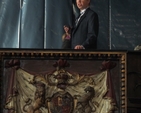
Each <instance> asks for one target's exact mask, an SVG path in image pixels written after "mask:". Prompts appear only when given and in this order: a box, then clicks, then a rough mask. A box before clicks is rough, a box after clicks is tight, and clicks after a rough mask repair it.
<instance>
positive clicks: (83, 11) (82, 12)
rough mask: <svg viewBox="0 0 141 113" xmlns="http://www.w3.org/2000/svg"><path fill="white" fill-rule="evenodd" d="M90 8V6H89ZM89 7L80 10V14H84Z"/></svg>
mask: <svg viewBox="0 0 141 113" xmlns="http://www.w3.org/2000/svg"><path fill="white" fill-rule="evenodd" d="M87 8H88V7H87ZM87 8H85V9H83V10H81V11H80V14H81V15H83V14H84V13H85V11H86V10H87Z"/></svg>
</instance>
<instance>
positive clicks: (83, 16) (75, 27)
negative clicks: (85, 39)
mask: <svg viewBox="0 0 141 113" xmlns="http://www.w3.org/2000/svg"><path fill="white" fill-rule="evenodd" d="M88 10H89V8H88V9H87V10H86V12H85V13H84V15H82V17H81V18H80V20H79V22H78V23H77V25H76V26H74V29H73V32H72V34H74V33H75V31H76V29H77V28H78V26H79V24H80V23H81V22H82V20H83V19H84V18H85V17H86V15H87V13H88Z"/></svg>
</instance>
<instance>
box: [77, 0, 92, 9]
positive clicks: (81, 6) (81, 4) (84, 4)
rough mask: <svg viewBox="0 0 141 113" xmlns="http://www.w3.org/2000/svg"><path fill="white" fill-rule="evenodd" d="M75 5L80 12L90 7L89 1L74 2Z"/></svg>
mask: <svg viewBox="0 0 141 113" xmlns="http://www.w3.org/2000/svg"><path fill="white" fill-rule="evenodd" d="M76 4H77V7H78V8H79V9H80V10H83V9H85V8H87V7H88V6H89V5H90V0H76Z"/></svg>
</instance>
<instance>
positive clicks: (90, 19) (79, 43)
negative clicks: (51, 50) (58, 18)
mask: <svg viewBox="0 0 141 113" xmlns="http://www.w3.org/2000/svg"><path fill="white" fill-rule="evenodd" d="M76 5H77V7H78V8H79V10H80V14H81V15H80V16H79V18H78V19H77V20H76V22H75V25H74V26H73V28H72V32H71V39H70V41H71V48H72V49H96V48H97V37H98V30H99V21H98V15H97V13H96V12H94V11H92V10H91V9H90V8H89V6H90V0H76Z"/></svg>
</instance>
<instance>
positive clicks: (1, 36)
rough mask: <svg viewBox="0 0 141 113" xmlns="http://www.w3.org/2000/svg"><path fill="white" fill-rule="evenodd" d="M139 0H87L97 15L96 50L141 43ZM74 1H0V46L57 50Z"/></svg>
mask: <svg viewBox="0 0 141 113" xmlns="http://www.w3.org/2000/svg"><path fill="white" fill-rule="evenodd" d="M140 4H141V1H140V0H134V1H133V0H124V1H123V0H118V1H117V0H108V1H107V0H91V5H90V7H91V8H92V9H93V10H94V11H95V12H97V13H98V15H99V25H100V26H99V36H98V49H100V50H101V49H102V50H105V49H106V50H108V49H112V50H133V49H134V47H135V46H136V45H139V44H141V25H140V24H141V20H140V17H141V15H140V12H141V8H140ZM77 12H78V9H77V8H76V5H75V0H12V1H11V0H0V48H35V49H61V45H62V39H61V38H62V34H63V32H64V31H63V25H65V24H67V25H72V21H73V17H74V16H76V15H77Z"/></svg>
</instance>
